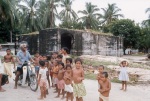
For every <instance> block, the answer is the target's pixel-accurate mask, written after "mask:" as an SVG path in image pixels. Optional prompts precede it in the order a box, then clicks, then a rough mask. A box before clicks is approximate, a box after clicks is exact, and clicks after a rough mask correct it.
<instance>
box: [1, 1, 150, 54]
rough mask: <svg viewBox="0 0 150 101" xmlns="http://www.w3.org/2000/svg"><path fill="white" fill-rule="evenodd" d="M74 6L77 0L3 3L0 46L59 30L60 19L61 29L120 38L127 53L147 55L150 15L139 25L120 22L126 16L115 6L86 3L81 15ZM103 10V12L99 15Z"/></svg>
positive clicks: (130, 21) (149, 39) (125, 21)
mask: <svg viewBox="0 0 150 101" xmlns="http://www.w3.org/2000/svg"><path fill="white" fill-rule="evenodd" d="M73 3H74V0H0V36H1V37H0V43H4V42H9V41H10V40H11V38H12V41H15V36H16V34H17V35H19V34H26V33H32V32H35V31H40V30H41V29H45V28H56V27H58V26H56V24H55V23H56V20H57V19H59V20H60V21H61V22H60V25H59V27H61V28H69V29H80V30H83V29H84V30H85V29H86V30H87V29H88V30H90V31H91V32H95V33H96V32H97V33H101V32H105V33H106V35H112V34H113V35H115V36H121V37H123V39H124V42H123V43H124V50H125V49H126V48H127V47H131V48H136V49H139V50H140V51H144V52H148V49H149V48H150V16H149V17H148V19H145V20H144V21H143V22H142V26H139V24H136V23H135V22H134V21H132V20H130V19H121V20H120V19H119V18H123V17H124V15H123V14H120V11H121V9H120V8H118V7H117V4H115V3H113V4H108V5H107V7H106V8H101V7H98V6H97V5H93V4H92V3H91V2H87V3H86V4H85V9H84V10H79V11H78V12H75V11H74V9H73V8H72V5H73ZM58 7H61V8H62V10H61V11H60V12H58V11H57V10H58ZM101 10H102V11H103V13H100V11H101ZM143 12H144V11H143ZM149 12H150V8H147V9H146V11H145V13H146V14H149ZM78 14H82V16H81V17H79V16H78ZM109 33H112V34H109ZM10 36H11V37H10Z"/></svg>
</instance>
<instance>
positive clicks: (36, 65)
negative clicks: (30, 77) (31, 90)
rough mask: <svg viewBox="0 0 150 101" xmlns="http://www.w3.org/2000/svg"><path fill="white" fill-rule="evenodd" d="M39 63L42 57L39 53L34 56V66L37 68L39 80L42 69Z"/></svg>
mask: <svg viewBox="0 0 150 101" xmlns="http://www.w3.org/2000/svg"><path fill="white" fill-rule="evenodd" d="M39 61H40V55H39V53H36V54H35V56H34V66H35V72H36V75H37V78H38V75H39V69H40V66H39Z"/></svg>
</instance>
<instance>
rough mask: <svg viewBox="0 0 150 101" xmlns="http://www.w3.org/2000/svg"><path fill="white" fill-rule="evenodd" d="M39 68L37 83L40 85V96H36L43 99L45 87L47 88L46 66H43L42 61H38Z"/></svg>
mask: <svg viewBox="0 0 150 101" xmlns="http://www.w3.org/2000/svg"><path fill="white" fill-rule="evenodd" d="M39 64H40V66H41V67H40V70H39V79H38V84H39V86H40V90H41V96H40V97H39V98H38V99H39V100H43V99H44V98H46V88H47V82H46V81H47V76H46V73H47V71H48V70H47V68H46V67H45V62H44V61H40V62H39Z"/></svg>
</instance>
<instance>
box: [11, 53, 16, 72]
mask: <svg viewBox="0 0 150 101" xmlns="http://www.w3.org/2000/svg"><path fill="white" fill-rule="evenodd" d="M11 61H12V62H13V64H14V69H15V67H16V65H15V60H14V57H13V56H12V59H11Z"/></svg>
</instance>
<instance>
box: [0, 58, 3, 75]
mask: <svg viewBox="0 0 150 101" xmlns="http://www.w3.org/2000/svg"><path fill="white" fill-rule="evenodd" d="M1 73H3V69H2V63H1V59H0V74H1Z"/></svg>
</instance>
